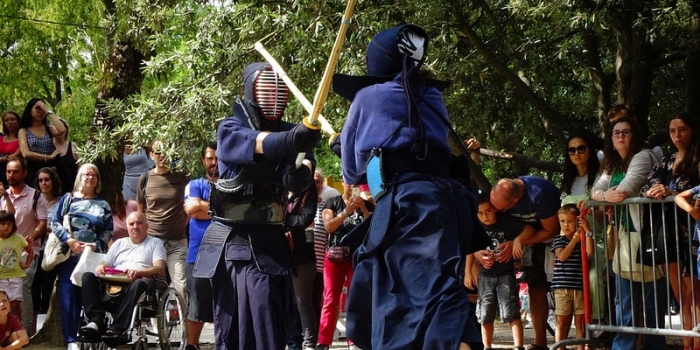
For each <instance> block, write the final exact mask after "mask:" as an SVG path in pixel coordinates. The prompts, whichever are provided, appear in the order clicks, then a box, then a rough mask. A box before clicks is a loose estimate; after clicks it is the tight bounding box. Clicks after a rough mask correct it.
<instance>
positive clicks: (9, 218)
mask: <svg viewBox="0 0 700 350" xmlns="http://www.w3.org/2000/svg"><path fill="white" fill-rule="evenodd" d="M22 251H25V252H27V255H26V257H22ZM33 257H34V251H33V250H32V247H31V245H29V244H28V243H27V241H26V240H25V239H24V237H22V236H21V235H19V234H17V224H15V216H14V214H12V213H11V212H8V211H6V210H0V288H2V289H4V290H5V291H6V294H7V297H8V298H9V300H10V305H11V309H12V313H13V314H14V315H17V316H20V303H21V302H22V299H23V298H22V285H23V284H22V283H23V282H22V279H23V278H24V277H25V276H26V275H27V274H26V273H25V271H24V270H26V269H27V268H28V267H29V264H30V263H31V261H32V258H33Z"/></svg>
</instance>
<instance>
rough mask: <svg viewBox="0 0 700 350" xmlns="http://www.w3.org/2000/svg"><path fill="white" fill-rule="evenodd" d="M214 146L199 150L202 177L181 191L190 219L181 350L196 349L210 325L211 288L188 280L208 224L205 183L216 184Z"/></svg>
mask: <svg viewBox="0 0 700 350" xmlns="http://www.w3.org/2000/svg"><path fill="white" fill-rule="evenodd" d="M216 162H217V158H216V143H215V142H210V143H209V144H207V145H206V146H205V147H204V148H203V149H202V164H203V165H204V170H205V171H206V175H205V177H200V178H198V179H194V180H192V181H190V183H189V184H187V187H186V188H185V212H186V213H187V215H188V216H189V217H190V222H189V224H190V241H189V245H188V249H187V261H186V262H187V266H186V270H185V271H186V274H187V292H188V295H189V297H188V303H187V346H186V347H185V350H195V349H198V346H199V336H200V334H201V333H202V327H203V326H204V323H205V322H213V321H214V315H213V313H212V303H211V301H212V296H211V284H210V283H209V280H208V279H206V278H196V277H193V276H192V269H193V268H194V262H195V260H196V259H197V252H198V251H199V245H200V243H201V242H202V237H203V236H204V231H206V230H207V227H209V224H210V223H211V217H210V216H209V214H208V212H209V183H210V182H216V180H218V178H219V174H218V172H217V170H216Z"/></svg>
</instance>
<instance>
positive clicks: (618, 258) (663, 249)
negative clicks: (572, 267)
mask: <svg viewBox="0 0 700 350" xmlns="http://www.w3.org/2000/svg"><path fill="white" fill-rule="evenodd" d="M673 200H674V196H670V197H667V198H664V199H663V200H654V199H649V198H630V199H626V200H624V201H623V202H621V203H618V204H612V203H605V202H597V201H588V202H587V203H586V205H585V206H586V208H587V212H588V214H587V217H588V221H589V223H590V224H591V232H592V233H593V234H594V242H595V253H593V254H592V255H590V256H587V255H586V254H585V246H584V245H585V239H582V240H581V242H582V248H583V251H582V253H583V254H582V259H583V260H584V262H583V264H582V265H583V266H587V265H588V270H584V285H585V286H584V300H585V301H586V304H585V314H584V324H585V338H584V339H565V340H562V341H560V342H557V343H555V344H553V345H552V346H551V347H550V349H552V350H554V349H557V348H558V347H559V346H561V345H580V344H594V343H600V342H601V341H602V340H601V339H599V338H597V336H598V335H599V334H600V333H601V332H610V333H614V334H615V336H618V335H620V334H634V335H635V336H634V337H635V338H636V335H638V334H644V335H645V339H644V342H647V341H657V340H659V339H660V338H656V337H653V336H662V337H665V336H672V337H694V338H698V337H700V330H698V329H697V328H696V325H698V324H700V309H696V306H697V307H700V305H696V301H695V298H693V297H692V296H695V295H696V293H700V290H697V291H696V290H695V289H696V287H695V283H692V281H697V279H698V272H697V263H698V261H697V252H696V249H694V248H693V246H692V244H690V242H692V239H693V232H694V226H695V221H694V220H693V219H692V218H691V217H690V215H688V214H687V213H686V212H685V211H684V210H683V209H681V208H679V207H678V206H677V205H676V204H675V203H674V201H673ZM686 242H687V243H686ZM684 243H685V244H684ZM674 257H677V259H676V261H679V263H678V271H679V273H677V274H674V275H675V276H672V275H671V274H670V270H669V268H672V266H673V264H672V263H666V261H672V260H674ZM682 257H684V259H686V260H687V261H688V263H685V264H684V263H681V262H680V260H682V259H683V258H682ZM683 265H687V266H688V267H689V268H688V269H684V268H683V267H684V266H683ZM684 273H685V274H684ZM686 277H687V278H690V281H691V283H690V284H689V288H690V289H691V290H690V296H691V297H690V298H689V297H688V296H684V295H683V292H682V291H679V296H678V298H677V300H678V303H679V305H680V306H681V307H680V312H681V313H680V314H679V315H678V316H679V317H671V315H670V312H669V310H670V303H671V302H670V300H671V298H670V297H671V296H672V295H673V291H672V289H671V286H670V283H669V282H670V279H672V278H675V279H676V280H677V282H678V285H679V289H683V288H686V289H687V286H684V285H683V279H684V278H686ZM616 279H617V286H616ZM645 281H646V282H645ZM688 299H690V300H688ZM616 300H620V302H622V301H627V302H628V304H627V305H629V312H627V313H624V315H627V317H628V318H629V320H631V324H628V325H622V324H621V323H622V322H621V321H622V320H621V317H623V316H624V315H617V314H616ZM687 303H690V305H691V307H690V312H688V311H686V310H683V307H682V306H683V305H684V304H687ZM625 304H626V303H625ZM688 313H690V315H688ZM594 316H595V317H594ZM688 316H690V318H689V320H690V322H688V323H687V324H686V327H685V328H686V329H684V327H683V319H684V317H688ZM572 324H573V322H572ZM573 332H574V331H573V329H572V330H571V331H570V332H569V333H570V335H569V336H570V337H571V333H573ZM574 335H575V333H574ZM662 340H663V339H662ZM663 341H664V344H665V340H663ZM664 348H665V346H664ZM632 349H634V343H633V346H632Z"/></svg>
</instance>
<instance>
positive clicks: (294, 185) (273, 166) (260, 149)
mask: <svg viewBox="0 0 700 350" xmlns="http://www.w3.org/2000/svg"><path fill="white" fill-rule="evenodd" d="M243 83H244V87H245V96H244V98H243V99H242V100H241V99H240V98H236V100H235V103H234V104H233V115H232V116H230V117H228V118H226V119H224V120H223V121H222V122H221V124H220V125H219V128H218V131H217V136H218V147H217V151H216V156H217V157H218V159H219V163H218V167H219V174H220V177H219V181H217V182H216V184H211V185H210V186H211V193H210V211H211V215H212V223H211V225H210V226H209V228H208V229H207V231H206V232H205V234H204V238H203V240H202V244H201V247H200V250H199V254H198V256H197V261H196V263H195V270H194V275H195V277H204V278H211V283H212V290H213V299H214V322H215V324H216V327H215V343H216V349H219V350H224V349H241V350H244V349H245V350H248V349H280V350H281V349H284V348H285V346H286V339H287V334H286V326H287V325H288V324H289V323H290V317H291V315H292V311H291V310H292V307H293V297H294V294H293V289H292V283H291V279H290V277H289V271H290V269H291V268H292V267H293V262H292V256H291V251H290V248H289V246H288V244H287V242H286V240H285V236H284V231H285V228H284V226H283V223H284V219H285V213H286V212H287V210H286V207H287V197H288V193H289V192H290V191H291V192H294V193H301V192H303V191H304V190H306V189H307V187H308V186H311V185H312V183H313V182H312V179H313V175H312V174H313V169H311V168H312V167H313V165H314V161H313V155H312V154H311V153H310V151H312V150H313V148H314V147H315V146H316V144H317V143H318V141H319V140H320V136H321V135H320V132H319V130H312V129H310V128H308V127H306V126H304V125H296V124H292V123H288V122H285V121H282V120H281V119H280V118H281V117H282V114H283V112H284V109H285V107H286V106H287V101H288V98H289V90H288V88H287V86H286V85H285V84H284V82H283V81H282V79H281V78H280V77H279V75H278V74H277V72H275V71H274V70H273V69H272V67H271V66H270V65H269V64H267V63H253V64H250V65H248V66H247V67H246V68H245V69H244V70H243ZM300 152H309V153H306V156H305V158H306V160H305V161H304V163H305V164H303V165H301V166H299V167H297V166H296V165H295V158H296V157H297V154H298V153H300Z"/></svg>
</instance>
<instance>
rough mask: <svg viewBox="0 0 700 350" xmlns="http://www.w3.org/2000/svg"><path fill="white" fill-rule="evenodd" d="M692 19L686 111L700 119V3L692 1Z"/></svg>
mask: <svg viewBox="0 0 700 350" xmlns="http://www.w3.org/2000/svg"><path fill="white" fill-rule="evenodd" d="M691 4H692V9H693V16H692V19H691V23H692V27H693V33H694V34H695V35H694V36H693V37H694V38H695V41H694V42H693V44H692V45H690V50H689V52H688V57H687V58H686V60H685V84H686V97H685V101H686V102H685V109H686V111H688V112H690V114H691V115H693V116H695V117H696V118H699V117H700V99H698V96H700V1H692V2H691Z"/></svg>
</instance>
